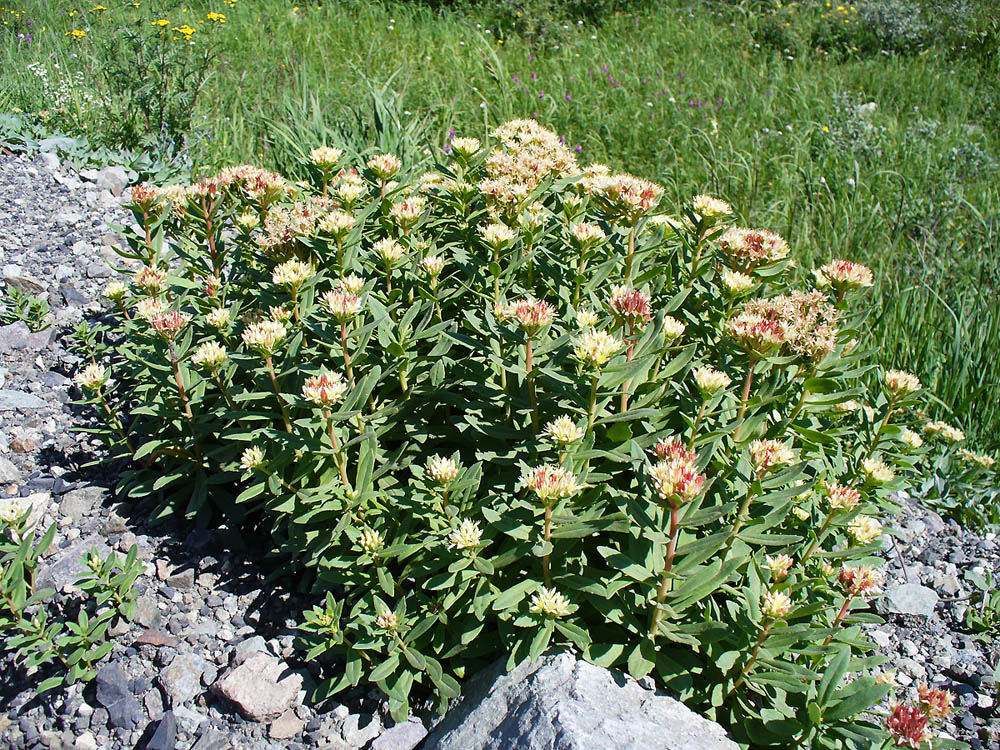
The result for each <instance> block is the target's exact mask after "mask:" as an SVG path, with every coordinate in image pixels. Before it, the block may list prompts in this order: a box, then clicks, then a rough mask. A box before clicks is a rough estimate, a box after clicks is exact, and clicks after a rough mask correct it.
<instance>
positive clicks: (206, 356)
mask: <svg viewBox="0 0 1000 750" xmlns="http://www.w3.org/2000/svg"><path fill="white" fill-rule="evenodd" d="M228 356H229V355H227V354H226V350H225V348H223V347H222V346H220V345H219V344H217V343H216V342H214V341H206V342H205V343H204V344H202V345H201V346H199V347H198V348H197V349H196V350H195V352H194V354H193V355H191V362H192V363H194V365H195V367H203V368H205V369H206V370H211V371H212V372H215V371H216V370H218V369H219V368H220V367H222V365H224V364H225V363H226V359H228Z"/></svg>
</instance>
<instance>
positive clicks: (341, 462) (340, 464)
mask: <svg viewBox="0 0 1000 750" xmlns="http://www.w3.org/2000/svg"><path fill="white" fill-rule="evenodd" d="M324 416H325V417H326V423H327V430H328V431H329V433H330V443H331V444H332V445H333V450H334V451H336V453H337V468H338V469H340V481H341V483H343V485H344V489H345V490H347V492H348V493H351V492H353V490H352V489H351V481H350V479H348V477H347V457H346V456H345V455H344V451H343V449H342V448H341V447H340V441H339V440H337V431H336V429H335V428H334V426H333V417H332V416H331V415H330V410H329V409H326V410H324Z"/></svg>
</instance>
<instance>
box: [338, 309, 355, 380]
mask: <svg viewBox="0 0 1000 750" xmlns="http://www.w3.org/2000/svg"><path fill="white" fill-rule="evenodd" d="M340 348H341V349H342V350H343V352H344V372H346V373H347V379H348V380H349V381H351V385H352V386H353V385H354V370H352V369H351V353H350V352H349V351H348V349H347V321H346V320H345V321H341V322H340Z"/></svg>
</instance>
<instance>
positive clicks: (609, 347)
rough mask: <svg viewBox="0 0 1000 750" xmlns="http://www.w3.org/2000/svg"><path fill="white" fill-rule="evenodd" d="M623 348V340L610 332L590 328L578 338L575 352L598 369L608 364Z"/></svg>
mask: <svg viewBox="0 0 1000 750" xmlns="http://www.w3.org/2000/svg"><path fill="white" fill-rule="evenodd" d="M621 348H622V342H621V341H620V340H619V339H616V338H615V337H614V336H612V335H611V334H610V333H607V332H606V331H598V330H595V329H593V328H588V329H587V330H585V331H584V332H583V333H582V334H581V335H580V336H579V337H578V338H577V339H576V341H575V343H574V344H573V353H574V354H575V355H576V357H577V359H579V360H580V361H581V362H583V364H585V365H587V366H588V367H592V368H595V369H597V368H600V367H603V366H604V365H606V364H607V363H608V360H610V359H611V358H612V357H613V356H614V355H615V354H616V353H617V352H618V350H619V349H621Z"/></svg>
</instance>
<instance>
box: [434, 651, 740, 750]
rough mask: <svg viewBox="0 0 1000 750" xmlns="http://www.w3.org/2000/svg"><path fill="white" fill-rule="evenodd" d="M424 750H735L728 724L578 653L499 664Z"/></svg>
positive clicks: (471, 687)
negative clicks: (511, 666)
mask: <svg viewBox="0 0 1000 750" xmlns="http://www.w3.org/2000/svg"><path fill="white" fill-rule="evenodd" d="M421 747H422V750H604V749H605V748H608V749H611V750H737V749H738V745H737V744H736V743H735V742H733V741H732V740H730V739H729V737H728V736H727V735H726V732H725V730H724V729H723V728H722V727H721V726H719V725H718V724H715V723H714V722H711V721H709V720H707V719H705V718H703V717H701V716H699V715H697V714H696V713H694V712H693V711H691V710H690V709H689V708H687V706H685V705H684V704H683V703H680V702H678V701H676V700H674V699H673V698H670V697H669V696H667V695H664V694H662V693H659V692H654V691H652V690H647V689H646V688H644V687H642V686H641V685H639V684H638V683H637V682H636V681H635V680H633V679H631V678H630V677H628V676H626V675H623V674H621V673H618V672H611V671H609V670H607V669H604V668H602V667H597V666H594V665H593V664H590V663H588V662H585V661H581V660H578V659H577V658H576V657H574V656H573V655H572V654H569V653H563V654H558V655H555V656H547V657H543V658H541V659H537V660H535V661H530V662H523V663H521V664H520V665H518V666H517V667H515V668H514V669H513V670H512V671H511V672H509V673H504V671H503V668H502V666H498V667H494V668H491V669H489V670H486V671H485V672H482V673H480V674H479V675H477V676H476V677H474V678H473V679H472V680H471V681H470V683H469V684H468V685H467V686H466V690H465V695H464V697H463V699H462V702H461V703H460V704H459V705H458V706H457V707H456V708H454V709H453V710H452V711H451V712H450V713H449V714H448V715H447V716H445V718H444V720H442V722H441V723H440V724H439V725H438V726H437V727H436V728H435V729H434V731H433V732H432V733H431V735H430V736H429V737H428V738H427V741H426V742H425V743H424V744H423V745H422V746H421Z"/></svg>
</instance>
